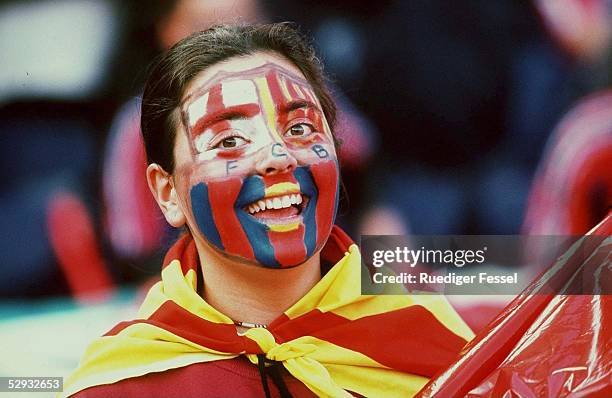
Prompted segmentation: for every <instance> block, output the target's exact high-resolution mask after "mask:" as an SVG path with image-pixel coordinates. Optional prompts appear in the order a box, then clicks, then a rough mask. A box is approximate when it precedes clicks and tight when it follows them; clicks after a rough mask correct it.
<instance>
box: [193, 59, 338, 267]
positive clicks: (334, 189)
mask: <svg viewBox="0 0 612 398" xmlns="http://www.w3.org/2000/svg"><path fill="white" fill-rule="evenodd" d="M182 118H183V123H184V125H185V126H186V131H187V133H188V135H189V141H190V145H191V150H192V155H193V164H192V165H191V167H190V168H189V171H188V172H187V173H186V176H187V178H186V180H187V181H188V183H187V190H188V199H187V202H188V208H189V209H190V210H191V223H193V224H195V226H196V227H197V231H198V232H199V233H200V234H201V236H202V237H203V238H204V239H206V240H207V241H208V242H209V243H210V244H212V245H213V246H214V247H216V248H217V249H218V250H220V251H222V252H224V253H226V254H228V255H231V256H235V257H239V258H242V259H246V260H249V261H252V262H256V263H259V264H260V265H263V266H266V267H271V268H284V267H291V266H295V265H298V264H301V263H303V262H304V261H306V260H307V259H308V258H310V257H311V256H313V255H314V254H315V253H317V252H318V251H319V250H320V249H321V248H322V247H323V245H324V244H325V242H326V241H327V238H328V236H329V233H330V231H331V228H332V225H333V222H334V219H335V214H336V208H337V203H338V183H339V174H338V165H337V160H336V156H335V151H334V147H333V139H332V137H331V131H330V130H329V127H328V125H327V122H326V121H325V117H324V115H323V113H322V111H321V107H320V104H319V102H318V100H317V98H316V96H315V95H314V93H313V90H312V88H311V87H310V85H309V84H308V83H307V82H306V81H304V80H303V79H301V78H299V77H297V76H296V75H295V74H293V73H292V72H290V71H287V70H286V69H283V68H281V67H280V66H278V65H276V64H266V65H264V66H262V67H259V68H256V69H251V70H247V71H243V72H240V73H231V74H230V73H224V72H222V73H220V74H218V75H216V76H215V77H213V78H212V79H211V80H210V81H209V82H207V83H206V84H205V85H204V86H203V87H202V88H201V89H199V90H198V91H197V92H196V93H194V94H193V95H191V96H190V97H188V98H187V100H186V101H185V104H184V106H183V107H182ZM266 166H269V167H266ZM193 227H194V225H192V228H193Z"/></svg>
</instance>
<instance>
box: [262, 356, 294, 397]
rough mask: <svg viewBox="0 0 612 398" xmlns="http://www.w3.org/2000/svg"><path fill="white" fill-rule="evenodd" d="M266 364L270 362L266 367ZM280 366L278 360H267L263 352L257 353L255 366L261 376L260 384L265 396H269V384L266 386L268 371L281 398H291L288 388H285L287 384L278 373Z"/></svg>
mask: <svg viewBox="0 0 612 398" xmlns="http://www.w3.org/2000/svg"><path fill="white" fill-rule="evenodd" d="M266 364H270V365H271V366H268V367H266ZM280 366H282V365H281V363H280V362H278V361H271V360H269V359H268V358H266V355H265V354H258V355H257V368H258V369H259V376H260V377H261V384H262V386H263V389H264V393H265V394H266V398H271V396H270V386H268V372H269V374H270V377H271V378H272V381H273V382H274V384H275V385H276V387H277V388H278V391H279V392H280V396H281V398H293V396H292V395H291V393H290V392H289V389H288V388H287V384H285V380H283V376H282V375H281V373H280V369H279V367H280Z"/></svg>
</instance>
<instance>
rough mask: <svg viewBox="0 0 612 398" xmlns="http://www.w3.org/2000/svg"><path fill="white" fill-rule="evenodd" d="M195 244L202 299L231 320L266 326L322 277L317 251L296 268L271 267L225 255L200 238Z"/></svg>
mask: <svg viewBox="0 0 612 398" xmlns="http://www.w3.org/2000/svg"><path fill="white" fill-rule="evenodd" d="M196 246H197V248H198V254H199V257H200V264H201V267H202V273H203V275H204V291H203V292H201V293H202V294H203V297H204V299H205V300H206V301H207V302H208V303H209V304H210V305H212V306H213V307H215V308H216V309H217V310H219V311H221V312H222V313H224V314H225V315H227V316H229V317H230V318H231V319H233V320H234V321H242V322H251V323H259V324H265V325H268V324H269V323H271V322H272V321H273V320H274V319H276V318H277V317H278V316H280V315H281V314H282V313H283V312H284V311H285V310H286V309H288V308H289V307H291V306H292V305H293V304H295V303H296V302H297V301H298V300H299V299H301V298H302V297H303V296H304V295H305V294H306V293H307V292H308V291H309V290H310V289H311V288H312V287H313V286H314V285H315V284H316V283H317V282H318V281H319V280H320V279H321V267H320V257H319V254H318V253H317V254H316V255H315V256H313V257H311V258H310V259H308V260H307V261H306V262H305V263H303V264H301V265H299V266H297V267H293V268H288V269H271V268H265V267H260V266H256V265H252V264H244V263H242V262H239V261H236V260H233V259H230V258H228V257H225V256H223V255H222V254H220V253H219V252H218V251H216V250H214V249H213V248H212V247H210V246H209V245H208V244H207V243H204V242H201V241H200V239H196Z"/></svg>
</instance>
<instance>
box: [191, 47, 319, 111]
mask: <svg viewBox="0 0 612 398" xmlns="http://www.w3.org/2000/svg"><path fill="white" fill-rule="evenodd" d="M267 71H274V72H276V73H277V74H278V75H279V76H283V77H284V78H288V79H290V80H294V81H297V82H300V83H302V85H308V86H309V84H308V82H307V81H306V79H305V78H304V75H303V74H302V72H301V71H300V70H299V69H298V68H297V67H296V66H295V65H294V64H293V63H291V62H290V61H289V60H287V59H285V58H284V57H282V56H280V55H277V54H273V53H266V52H258V53H255V54H251V55H247V56H241V57H233V58H229V59H227V60H225V61H222V62H219V63H217V64H215V65H212V66H210V67H209V68H207V69H205V70H204V71H202V72H200V73H199V74H198V75H197V76H196V77H195V78H194V79H193V80H192V81H191V82H190V83H189V84H188V85H187V88H186V90H185V93H184V95H183V98H182V101H181V105H182V106H185V105H186V104H189V103H191V102H193V101H195V100H196V99H197V98H198V97H202V96H204V95H206V94H207V92H208V91H209V90H210V89H211V88H212V87H213V86H215V85H219V84H223V85H227V84H228V83H231V84H229V85H228V86H227V88H228V92H230V91H231V92H233V93H235V95H239V94H240V93H243V94H245V95H247V97H248V96H249V93H250V92H251V91H252V88H250V87H252V85H251V84H249V83H247V82H245V81H244V80H251V81H252V80H254V79H256V78H257V77H261V76H264V74H265V73H266V72H267ZM241 80H242V82H240V81H241ZM230 89H231V90H230Z"/></svg>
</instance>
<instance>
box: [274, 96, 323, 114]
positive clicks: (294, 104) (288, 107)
mask: <svg viewBox="0 0 612 398" xmlns="http://www.w3.org/2000/svg"><path fill="white" fill-rule="evenodd" d="M301 108H312V109H314V110H316V111H320V109H319V106H318V105H317V104H315V103H313V102H312V101H308V100H303V99H300V100H294V101H290V102H287V103H285V104H281V105H279V106H278V111H279V113H289V112H291V111H294V110H296V109H301Z"/></svg>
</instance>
